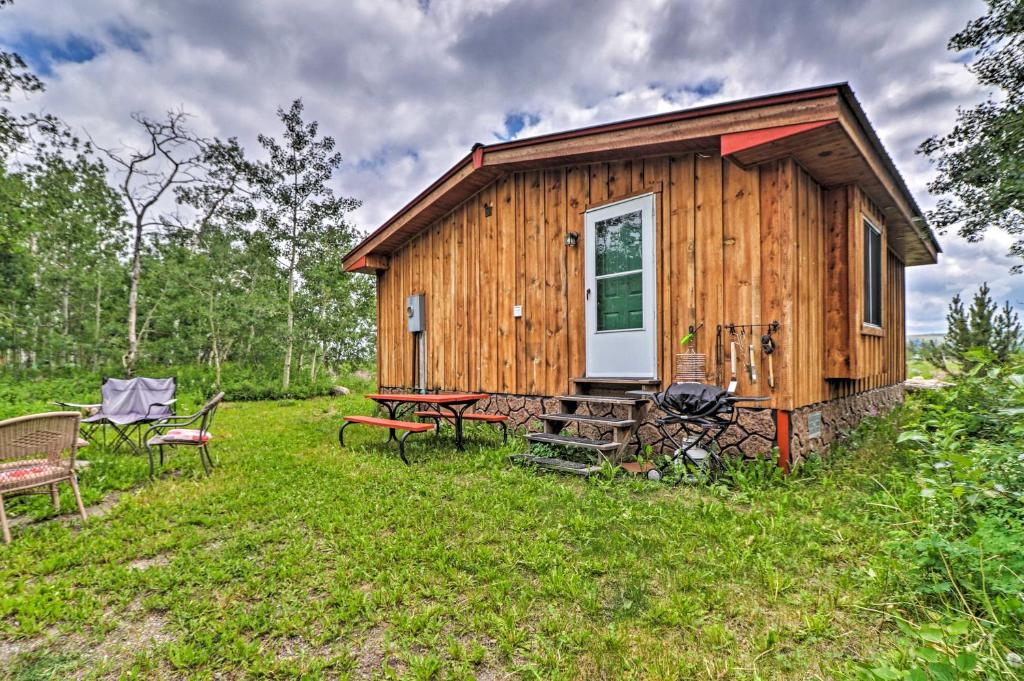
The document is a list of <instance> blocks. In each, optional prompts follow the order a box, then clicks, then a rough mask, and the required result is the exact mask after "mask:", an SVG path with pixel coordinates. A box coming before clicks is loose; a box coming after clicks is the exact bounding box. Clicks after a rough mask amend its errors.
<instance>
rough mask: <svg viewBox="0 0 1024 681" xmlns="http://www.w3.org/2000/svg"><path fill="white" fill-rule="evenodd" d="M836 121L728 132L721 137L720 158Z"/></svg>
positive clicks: (829, 120)
mask: <svg viewBox="0 0 1024 681" xmlns="http://www.w3.org/2000/svg"><path fill="white" fill-rule="evenodd" d="M836 120H837V119H835V118H830V119H828V120H825V121H812V122H810V123H796V124H794V125H778V126H775V127H774V128H761V129H760V130H746V131H744V132H730V133H726V134H724V135H722V136H721V140H722V141H721V145H722V146H721V149H722V156H728V155H729V154H735V153H736V152H738V151H744V150H746V149H752V148H754V147H759V146H761V145H762V144H768V143H769V142H776V141H778V140H781V139H785V138H786V137H792V136H793V135H799V134H800V133H802V132H807V131H809V130H814V129H816V128H821V127H823V126H826V125H829V124H830V123H835V122H836Z"/></svg>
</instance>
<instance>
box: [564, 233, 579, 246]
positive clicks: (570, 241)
mask: <svg viewBox="0 0 1024 681" xmlns="http://www.w3.org/2000/svg"><path fill="white" fill-rule="evenodd" d="M579 240H580V235H579V234H577V233H576V232H566V235H565V245H566V246H575V245H576V242H577V241H579Z"/></svg>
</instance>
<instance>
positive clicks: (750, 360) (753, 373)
mask: <svg viewBox="0 0 1024 681" xmlns="http://www.w3.org/2000/svg"><path fill="white" fill-rule="evenodd" d="M751 340H753V339H751ZM747 375H748V376H750V382H751V383H757V363H756V362H755V361H754V344H753V343H750V344H749V345H747Z"/></svg>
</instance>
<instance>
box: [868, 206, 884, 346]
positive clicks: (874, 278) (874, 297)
mask: <svg viewBox="0 0 1024 681" xmlns="http://www.w3.org/2000/svg"><path fill="white" fill-rule="evenodd" d="M864 323H865V324H869V325H871V326H878V327H880V326H882V233H881V232H880V231H879V230H878V228H877V227H875V226H874V225H873V224H871V223H870V222H869V221H868V220H867V219H865V220H864Z"/></svg>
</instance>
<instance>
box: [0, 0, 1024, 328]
mask: <svg viewBox="0 0 1024 681" xmlns="http://www.w3.org/2000/svg"><path fill="white" fill-rule="evenodd" d="M424 7H426V8H427V9H426V11H424V9H423V8H424ZM983 12H984V4H983V3H982V2H980V1H972V2H961V3H933V2H931V0H911V1H908V2H903V3H898V5H894V3H892V2H891V0H864V1H862V2H853V1H852V0H851V1H847V2H818V1H815V0H802V1H798V2H787V3H778V2H774V1H772V0H760V1H757V0H755V1H749V0H733V1H731V2H720V1H718V0H694V1H692V2H670V1H667V0H640V1H637V2H629V3H619V2H612V1H611V0H594V1H592V2H588V3H587V4H586V10H585V11H582V10H581V8H580V6H579V4H578V3H571V2H557V1H556V0H516V1H515V2H512V1H511V0H476V1H471V0H451V1H447V2H446V1H444V0H434V1H433V2H415V1H414V0H391V1H387V0H356V1H354V2H347V3H338V2H332V1H331V0H301V1H300V0H291V1H290V2H284V3H282V2H277V1H276V0H258V1H257V0H246V1H244V2H243V1H242V0H218V2H206V1H205V0H176V1H173V2H172V1H170V0H165V1H163V2H156V1H152V0H93V1H92V2H90V3H53V2H47V3H33V2H30V1H29V0H20V1H19V2H17V3H16V4H15V5H14V6H13V7H12V8H7V9H4V10H2V11H0V42H4V43H8V44H11V43H16V42H18V41H19V40H21V39H23V38H24V36H26V35H27V34H29V33H31V34H33V35H35V36H42V37H43V38H46V39H52V40H60V39H64V38H66V37H67V36H69V35H72V34H73V35H76V36H80V37H84V38H87V39H89V40H93V41H96V42H97V43H99V44H101V45H103V47H104V50H103V51H102V52H101V53H100V54H98V55H97V56H96V57H95V58H94V59H92V60H91V61H87V62H85V63H81V64H75V63H62V64H54V65H52V75H51V76H49V77H48V78H47V81H48V82H47V86H48V91H47V92H46V93H45V94H44V95H41V96H38V97H35V98H33V100H32V101H31V103H30V107H31V108H32V109H33V110H35V109H39V108H45V109H46V110H48V111H51V112H53V113H56V114H58V115H60V116H61V117H63V118H64V119H65V120H67V121H69V122H71V123H72V124H74V125H76V126H80V127H83V128H86V129H88V131H89V132H90V133H91V134H92V135H93V136H94V137H96V138H97V139H100V140H104V141H105V142H107V143H110V142H116V141H117V140H120V139H124V140H128V139H130V138H131V137H132V130H131V127H130V121H129V118H128V114H129V113H130V112H132V111H136V110H144V111H147V112H150V113H153V114H157V113H159V112H161V111H163V110H166V109H169V108H177V107H181V106H184V107H185V108H186V109H187V110H189V111H190V112H192V113H193V114H194V115H195V119H194V124H195V126H196V127H198V128H199V129H200V130H202V131H203V132H204V133H206V134H211V135H218V136H237V137H239V139H240V140H241V141H242V143H243V144H244V145H245V146H246V147H247V148H249V149H251V150H253V151H255V150H256V144H255V135H256V133H257V132H260V131H265V132H270V133H276V132H277V130H278V122H277V120H276V117H275V110H276V108H277V107H279V106H287V105H288V104H289V102H290V101H291V100H292V99H293V98H295V97H303V98H304V100H305V102H306V110H307V113H308V115H309V116H311V117H314V118H316V119H318V120H319V121H320V124H321V130H322V131H323V132H325V133H327V134H331V135H333V136H334V137H335V138H336V139H337V141H338V146H339V149H340V150H341V152H342V153H343V154H344V156H345V166H344V168H343V169H342V171H341V172H340V173H339V174H338V176H337V178H336V180H337V184H338V188H339V190H340V191H341V192H343V193H345V194H349V195H354V196H356V197H358V198H360V199H362V201H363V207H362V208H360V209H359V211H358V212H357V214H356V216H355V217H356V220H357V222H358V223H359V224H360V226H361V227H362V228H364V229H372V228H374V227H376V226H377V225H378V224H380V223H381V222H382V221H383V220H385V219H386V218H387V217H388V216H389V215H390V214H391V213H392V212H393V211H395V210H396V209H397V208H399V207H401V206H402V205H404V204H405V203H406V202H407V201H408V200H409V199H410V198H411V197H413V196H415V195H416V194H417V193H419V191H421V190H422V189H423V187H425V186H426V185H427V184H428V183H429V182H431V181H432V180H433V179H434V178H436V177H437V176H438V175H439V174H440V173H441V172H443V171H444V170H446V169H447V168H448V167H449V166H450V165H451V164H452V163H453V162H454V161H456V160H457V159H458V158H460V157H462V156H463V155H464V154H465V153H466V152H467V151H468V150H469V148H470V146H471V145H472V144H473V143H474V142H476V141H483V142H489V141H493V140H494V139H495V137H494V134H495V133H496V132H502V131H503V130H504V123H505V118H506V116H507V115H508V114H510V113H513V112H522V113H528V114H531V115H536V116H537V119H536V122H535V123H534V124H533V125H528V126H526V127H525V128H524V129H523V130H521V131H520V132H519V135H528V134H536V133H541V132H548V131H552V130H559V129H565V128H571V127H578V126H581V125H588V124H591V123H596V122H602V121H610V120H615V119H619V118H624V117H629V116H637V115H644V114H650V113H656V112H659V111H666V110H671V109H676V108H682V107H685V106H691V105H694V104H698V103H701V104H703V103H710V102H712V101H720V100H724V99H732V98H736V97H747V96H752V95H757V94H764V93H768V92H773V91H779V90H786V89H793V88H799V87H807V86H810V85H817V84H821V83H826V82H834V81H840V80H848V81H850V82H851V84H852V85H853V87H854V89H855V90H856V92H857V95H858V98H859V99H860V100H861V102H862V104H863V105H864V107H865V109H866V110H867V112H868V114H869V116H870V117H871V120H872V122H873V123H874V125H875V126H876V127H877V129H878V131H879V134H880V136H881V137H882V139H883V141H885V143H886V145H887V147H888V149H889V151H890V153H891V154H892V155H893V157H894V159H895V161H896V163H897V165H898V166H899V167H900V169H901V171H902V172H903V174H904V176H905V178H906V180H907V182H908V184H909V185H910V187H911V189H912V190H913V191H914V192H915V194H916V195H917V197H918V199H919V202H920V203H921V204H922V206H923V207H924V208H928V207H930V206H931V205H932V204H933V199H932V198H931V197H929V196H928V195H927V193H926V186H925V185H926V183H927V181H928V179H929V177H930V176H931V169H930V168H929V166H928V164H927V162H926V161H925V160H924V159H922V158H921V157H919V156H917V155H916V154H915V148H916V146H917V145H918V144H919V143H920V141H921V140H923V139H924V138H926V137H928V136H930V135H932V134H936V133H941V132H942V131H944V130H946V129H948V128H949V126H950V125H951V123H952V121H953V118H954V115H955V109H956V106H957V105H963V104H971V103H973V102H976V101H978V100H979V98H980V97H981V96H982V95H983V93H982V92H981V91H980V90H979V89H978V88H977V86H976V85H975V83H974V81H973V78H972V77H971V76H970V74H968V73H967V72H966V71H965V69H964V68H963V66H962V65H960V64H958V63H955V62H954V58H953V55H952V54H950V53H949V52H948V51H947V50H946V47H945V44H946V41H947V40H948V38H949V36H950V35H952V34H953V33H954V32H956V31H957V30H959V29H960V28H961V27H962V26H963V25H964V24H965V23H966V22H967V21H968V20H969V19H970V18H972V17H974V16H978V15H980V14H981V13H983ZM126 35H127V36H131V40H126V39H125V36H126ZM133 43H135V44H133ZM139 45H141V47H142V49H141V50H138V49H137V48H138V46H139ZM133 48H135V50H136V51H133ZM716 83H720V89H718V91H717V92H715V91H714V90H715V88H714V87H708V84H716ZM702 85H703V86H704V87H701V86H702ZM942 243H943V246H944V247H945V249H946V255H945V256H944V257H943V259H942V264H940V265H939V266H937V267H930V268H915V269H913V270H911V273H910V275H909V277H908V282H909V289H910V294H909V295H910V300H911V301H912V302H913V304H912V305H911V306H909V316H910V330H911V331H912V332H917V331H934V330H937V329H941V328H942V326H943V324H944V322H943V314H944V310H945V304H946V301H947V300H948V297H949V295H951V293H952V292H956V291H960V290H965V289H971V288H973V287H975V286H976V285H977V284H979V283H980V282H981V281H982V280H986V279H987V280H988V281H989V282H990V283H991V284H992V286H993V290H994V291H995V292H997V293H999V294H1000V295H1001V296H1002V295H1005V296H1008V297H1010V299H1011V300H1013V301H1022V300H1024V283H1022V282H1024V280H1022V279H1018V278H1011V277H1010V276H1009V275H1008V274H1007V270H1008V265H1009V263H1008V262H1007V260H1006V259H1005V258H1004V257H1003V255H1002V254H1003V253H1004V251H1005V248H1004V246H1005V240H1000V239H998V238H995V239H991V240H989V241H987V242H986V243H985V244H982V245H980V246H979V245H966V244H964V243H963V242H962V241H961V240H959V239H958V238H956V237H948V236H947V237H944V238H942ZM1004 292H1005V293H1004Z"/></svg>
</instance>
